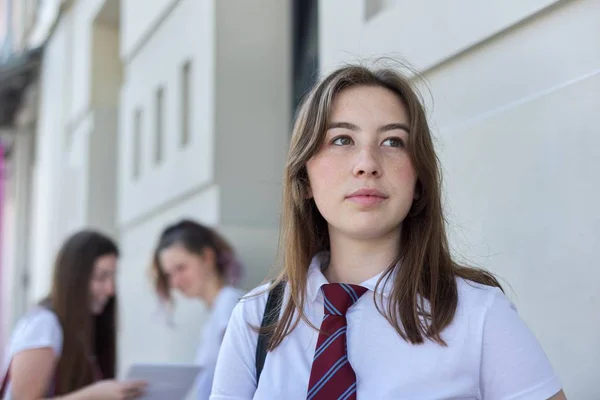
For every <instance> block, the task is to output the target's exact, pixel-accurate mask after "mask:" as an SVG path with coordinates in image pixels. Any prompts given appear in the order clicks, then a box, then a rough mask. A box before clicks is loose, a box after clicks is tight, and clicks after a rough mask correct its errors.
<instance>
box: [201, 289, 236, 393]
mask: <svg viewBox="0 0 600 400" xmlns="http://www.w3.org/2000/svg"><path fill="white" fill-rule="evenodd" d="M242 295H243V293H242V292H241V291H239V290H238V289H236V288H234V287H231V286H225V287H224V288H223V289H221V291H220V292H219V294H218V295H217V297H216V298H215V302H214V304H213V309H212V312H211V314H210V317H209V318H208V321H207V322H206V324H205V325H204V328H203V330H202V342H201V344H200V347H199V348H198V352H197V353H196V364H198V365H200V366H202V367H203V368H202V371H201V373H200V376H199V377H198V381H197V383H196V385H197V391H198V397H197V398H198V400H208V398H209V397H210V391H211V388H212V382H213V377H214V374H215V366H216V364H217V357H218V355H219V348H220V347H221V341H222V340H223V335H225V330H226V329H227V323H228V322H229V318H230V316H231V312H232V311H233V309H234V307H235V305H236V304H237V303H238V301H239V300H240V298H241V297H242Z"/></svg>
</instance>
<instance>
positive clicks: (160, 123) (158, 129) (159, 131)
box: [154, 87, 165, 164]
mask: <svg viewBox="0 0 600 400" xmlns="http://www.w3.org/2000/svg"><path fill="white" fill-rule="evenodd" d="M164 97H165V91H164V88H162V87H160V88H158V90H157V91H156V109H155V113H156V126H155V132H154V163H155V164H160V163H161V161H162V160H163V140H164V122H165V117H164Z"/></svg>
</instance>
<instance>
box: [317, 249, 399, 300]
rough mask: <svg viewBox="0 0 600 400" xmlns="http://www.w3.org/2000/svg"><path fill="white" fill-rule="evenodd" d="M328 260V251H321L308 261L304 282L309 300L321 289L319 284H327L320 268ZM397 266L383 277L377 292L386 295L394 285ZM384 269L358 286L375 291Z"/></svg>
mask: <svg viewBox="0 0 600 400" xmlns="http://www.w3.org/2000/svg"><path fill="white" fill-rule="evenodd" d="M328 261H329V252H328V251H322V252H320V253H317V254H316V255H315V256H314V257H313V258H312V261H311V263H310V266H309V267H308V278H307V284H306V291H307V294H308V298H309V299H310V301H315V300H316V299H317V296H318V295H319V292H320V291H321V286H323V285H326V284H328V283H329V282H328V281H327V278H325V275H323V272H322V270H321V268H322V266H323V265H324V264H325V263H327V262H328ZM396 271H397V268H394V270H393V271H392V272H391V274H390V275H389V276H386V277H385V278H383V281H382V282H381V283H380V284H379V287H377V293H378V294H382V295H384V296H386V297H388V296H389V295H390V293H391V291H392V289H393V287H394V278H395V277H396ZM384 273H385V271H382V272H380V273H379V274H377V275H375V276H374V277H372V278H370V279H367V280H366V281H364V282H362V283H361V284H360V286H363V287H365V288H367V289H368V290H370V291H372V292H375V287H376V286H377V282H378V281H379V279H380V278H381V277H382V276H383V274H384Z"/></svg>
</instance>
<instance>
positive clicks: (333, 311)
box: [306, 283, 367, 400]
mask: <svg viewBox="0 0 600 400" xmlns="http://www.w3.org/2000/svg"><path fill="white" fill-rule="evenodd" d="M321 289H322V290H323V297H324V299H325V316H324V317H323V322H321V329H320V333H319V339H318V340H317V347H316V349H315V356H314V358H313V364H312V368H311V370H310V380H309V384H308V393H307V395H306V398H307V400H332V399H333V400H335V399H338V400H356V375H355V374H354V370H353V369H352V366H351V365H350V362H349V361H348V352H347V344H346V327H347V321H346V311H348V309H349V308H350V307H351V306H352V305H353V304H354V303H356V302H357V301H358V299H359V298H360V296H362V295H363V294H365V292H366V291H367V289H366V288H364V287H362V286H358V285H348V284H345V283H329V284H327V285H323V286H322V287H321Z"/></svg>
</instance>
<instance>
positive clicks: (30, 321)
mask: <svg viewBox="0 0 600 400" xmlns="http://www.w3.org/2000/svg"><path fill="white" fill-rule="evenodd" d="M62 346H63V332H62V327H61V326H60V322H59V321H58V317H57V316H56V314H54V313H53V312H52V311H50V310H48V309H46V308H43V307H35V308H33V309H32V310H30V311H29V312H27V313H26V314H25V315H24V316H23V317H21V319H20V320H19V321H18V322H17V325H16V327H15V329H14V331H13V334H12V336H11V339H10V342H9V345H8V349H7V351H6V355H5V356H4V362H3V364H2V375H0V381H1V380H3V379H4V376H5V375H6V373H7V369H8V367H9V365H10V362H11V360H12V358H13V357H14V356H15V354H17V353H19V352H21V351H23V350H31V349H40V348H44V347H50V348H52V350H54V354H56V356H57V357H60V355H61V353H62ZM0 384H1V382H0ZM10 392H11V385H10V382H9V384H8V387H7V389H6V393H5V394H4V400H11V399H12V396H11V393H10Z"/></svg>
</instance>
